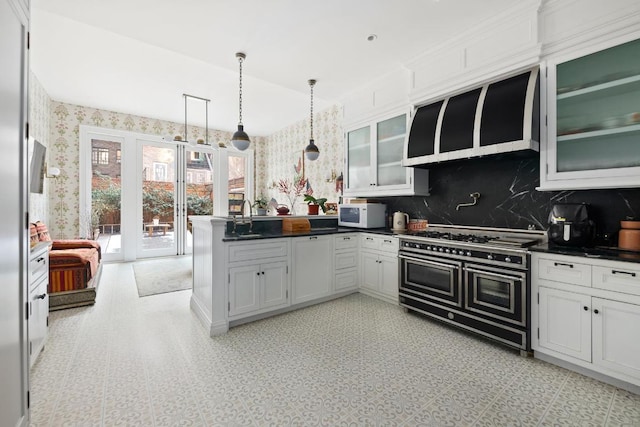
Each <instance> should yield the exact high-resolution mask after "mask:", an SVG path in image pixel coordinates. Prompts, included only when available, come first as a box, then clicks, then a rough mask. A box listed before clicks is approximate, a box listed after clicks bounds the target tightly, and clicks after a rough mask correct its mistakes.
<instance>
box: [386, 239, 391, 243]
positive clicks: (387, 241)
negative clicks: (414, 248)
mask: <svg viewBox="0 0 640 427" xmlns="http://www.w3.org/2000/svg"><path fill="white" fill-rule="evenodd" d="M384 242H385V243H393V242H392V241H391V240H387V239H384Z"/></svg>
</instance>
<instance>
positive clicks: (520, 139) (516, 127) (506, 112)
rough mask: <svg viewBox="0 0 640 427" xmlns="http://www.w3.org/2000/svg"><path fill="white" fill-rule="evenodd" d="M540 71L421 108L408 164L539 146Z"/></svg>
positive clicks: (407, 149)
mask: <svg viewBox="0 0 640 427" xmlns="http://www.w3.org/2000/svg"><path fill="white" fill-rule="evenodd" d="M538 118H539V86H538V69H537V68H535V69H533V70H530V71H527V72H525V73H521V74H518V75H516V76H512V77H510V78H507V79H505V80H500V81H497V82H493V83H490V84H485V85H484V86H482V87H480V88H476V89H473V90H470V91H468V92H464V93H461V94H458V95H455V96H451V97H448V98H446V99H444V100H439V101H436V102H433V103H431V104H427V105H424V106H421V107H419V108H418V109H417V111H416V113H415V116H414V119H413V122H412V124H411V130H410V132H409V137H408V138H407V143H406V147H405V158H404V160H403V162H402V164H403V165H405V166H419V165H428V164H431V163H437V162H442V161H447V160H454V159H463V158H469V157H477V156H484V155H489V154H497V153H505V152H510V151H518V150H528V149H531V150H538V141H539V133H540V132H539V129H540V125H539V120H538Z"/></svg>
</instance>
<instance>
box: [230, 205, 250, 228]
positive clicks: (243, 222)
mask: <svg viewBox="0 0 640 427" xmlns="http://www.w3.org/2000/svg"><path fill="white" fill-rule="evenodd" d="M247 202H248V203H249V233H251V232H252V231H253V213H252V212H251V200H249V199H244V200H243V201H242V204H241V205H240V213H241V214H242V220H241V221H240V222H238V219H237V218H238V215H234V216H233V234H236V224H246V223H247V222H246V221H245V219H244V204H245V203H247Z"/></svg>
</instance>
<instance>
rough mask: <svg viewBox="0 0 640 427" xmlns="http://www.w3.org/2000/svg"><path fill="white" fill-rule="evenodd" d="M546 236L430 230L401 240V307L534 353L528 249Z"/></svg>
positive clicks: (482, 230) (501, 231)
mask: <svg viewBox="0 0 640 427" xmlns="http://www.w3.org/2000/svg"><path fill="white" fill-rule="evenodd" d="M543 239H544V232H535V231H532V232H529V231H525V230H522V231H511V230H503V229H478V228H461V227H450V228H449V227H445V226H442V227H429V228H428V231H424V232H419V233H412V234H407V235H401V236H400V253H399V258H400V289H399V295H400V305H401V306H403V307H404V308H405V309H406V310H410V311H415V312H419V313H422V314H424V315H426V316H430V317H433V318H437V319H439V320H442V321H444V322H447V323H450V324H454V325H456V326H458V327H461V328H463V329H467V330H470V331H473V332H476V333H479V334H481V335H484V336H487V337H490V338H492V339H494V340H497V341H500V342H502V343H504V344H507V345H509V346H511V347H514V348H517V349H519V350H520V351H521V353H522V354H526V353H528V352H529V351H530V350H531V340H530V329H531V328H530V323H531V313H530V308H529V307H530V304H529V300H530V293H531V291H530V289H531V286H530V280H529V274H528V266H529V254H528V251H527V247H529V246H531V245H534V244H537V243H539V242H540V241H541V240H543Z"/></svg>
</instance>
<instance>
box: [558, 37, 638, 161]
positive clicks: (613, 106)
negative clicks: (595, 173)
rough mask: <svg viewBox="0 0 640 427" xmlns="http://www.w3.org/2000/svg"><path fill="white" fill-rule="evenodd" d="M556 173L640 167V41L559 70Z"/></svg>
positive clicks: (571, 62)
mask: <svg viewBox="0 0 640 427" xmlns="http://www.w3.org/2000/svg"><path fill="white" fill-rule="evenodd" d="M556 109H557V129H556V146H557V147H556V148H557V153H556V170H557V172H572V171H584V170H596V169H616V168H627V167H635V166H640V144H638V142H637V141H638V138H640V40H636V41H632V42H628V43H625V44H622V45H619V46H616V47H613V48H610V49H606V50H603V51H600V52H596V53H593V54H591V55H587V56H584V57H581V58H577V59H574V60H572V61H568V62H565V63H562V64H558V66H557V70H556Z"/></svg>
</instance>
